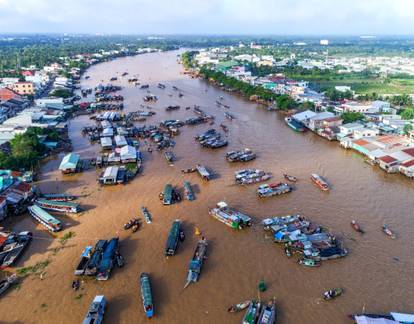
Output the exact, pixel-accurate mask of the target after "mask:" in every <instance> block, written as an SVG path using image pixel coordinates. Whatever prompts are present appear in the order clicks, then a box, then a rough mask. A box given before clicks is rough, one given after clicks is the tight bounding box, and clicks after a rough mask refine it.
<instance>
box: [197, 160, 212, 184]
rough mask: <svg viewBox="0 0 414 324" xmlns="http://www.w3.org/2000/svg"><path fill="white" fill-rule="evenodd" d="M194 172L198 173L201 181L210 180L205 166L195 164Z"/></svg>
mask: <svg viewBox="0 0 414 324" xmlns="http://www.w3.org/2000/svg"><path fill="white" fill-rule="evenodd" d="M196 170H197V171H198V174H199V175H200V177H201V178H202V179H203V180H206V181H209V180H210V179H211V174H210V172H208V171H207V169H206V167H205V166H203V165H200V164H197V165H196Z"/></svg>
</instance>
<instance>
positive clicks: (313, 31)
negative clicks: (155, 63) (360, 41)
mask: <svg viewBox="0 0 414 324" xmlns="http://www.w3.org/2000/svg"><path fill="white" fill-rule="evenodd" d="M413 28H414V2H412V1H411V0H364V1H358V0H348V1H329V0H296V1H295V2H292V1H289V0H273V1H272V0H256V1H249V0H209V1H202V0H169V1H165V0H159V1H157V2H150V1H144V0H118V1H117V2H115V3H114V2H113V1H110V0H100V1H97V0H91V1H85V0H72V1H71V2H66V1H64V2H63V1H56V0H0V33H85V34H96V33H98V34H188V35H194V34H203V35H208V34H221V35H243V34H245V35H248V34H255V35H412V34H413V33H412V30H413Z"/></svg>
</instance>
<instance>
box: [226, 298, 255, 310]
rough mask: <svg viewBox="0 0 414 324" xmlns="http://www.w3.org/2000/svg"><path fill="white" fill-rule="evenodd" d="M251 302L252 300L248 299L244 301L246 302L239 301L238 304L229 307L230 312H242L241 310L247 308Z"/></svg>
mask: <svg viewBox="0 0 414 324" xmlns="http://www.w3.org/2000/svg"><path fill="white" fill-rule="evenodd" d="M250 302H251V301H250V300H246V301H244V302H241V303H238V304H235V305H232V306H230V307H229V308H228V309H227V311H228V312H229V313H236V312H240V311H242V310H244V309H246V308H247V307H249V305H250Z"/></svg>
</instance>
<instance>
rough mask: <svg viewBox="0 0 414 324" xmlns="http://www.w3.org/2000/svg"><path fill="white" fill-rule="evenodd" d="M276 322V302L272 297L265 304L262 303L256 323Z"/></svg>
mask: <svg viewBox="0 0 414 324" xmlns="http://www.w3.org/2000/svg"><path fill="white" fill-rule="evenodd" d="M275 323H276V303H275V299H274V298H273V299H272V300H270V301H269V302H268V303H267V304H266V305H263V307H262V311H261V312H260V315H259V318H258V320H257V324H275Z"/></svg>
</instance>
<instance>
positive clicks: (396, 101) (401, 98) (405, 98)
mask: <svg viewBox="0 0 414 324" xmlns="http://www.w3.org/2000/svg"><path fill="white" fill-rule="evenodd" d="M390 102H391V103H392V104H393V105H396V106H400V107H403V106H412V104H413V100H412V99H411V97H410V96H409V95H407V94H403V95H396V96H393V97H391V99H390Z"/></svg>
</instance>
